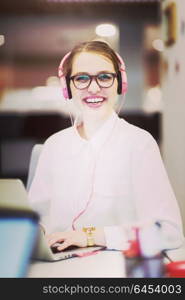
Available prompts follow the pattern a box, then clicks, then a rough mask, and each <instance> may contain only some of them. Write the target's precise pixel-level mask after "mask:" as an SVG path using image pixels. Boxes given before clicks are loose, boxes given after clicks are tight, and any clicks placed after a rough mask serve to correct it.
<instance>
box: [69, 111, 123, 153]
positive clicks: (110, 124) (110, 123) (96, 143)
mask: <svg viewBox="0 0 185 300" xmlns="http://www.w3.org/2000/svg"><path fill="white" fill-rule="evenodd" d="M118 119H119V117H118V115H117V114H116V112H115V111H113V112H112V114H111V115H110V117H109V118H108V119H107V120H106V121H105V122H104V123H103V125H102V126H101V127H100V128H99V129H98V130H97V132H96V133H95V134H94V135H93V137H92V138H91V139H89V140H85V139H83V138H82V137H81V136H80V135H79V133H78V130H77V125H78V123H77V122H75V124H74V129H75V131H76V134H77V135H78V137H79V138H80V139H81V140H82V141H83V142H85V143H88V144H90V145H91V146H92V147H93V149H94V150H95V152H96V154H97V153H98V152H99V150H100V149H101V148H102V147H103V146H104V144H105V143H106V141H108V139H109V138H110V137H111V134H112V133H113V129H114V126H115V124H116V121H117V120H118Z"/></svg>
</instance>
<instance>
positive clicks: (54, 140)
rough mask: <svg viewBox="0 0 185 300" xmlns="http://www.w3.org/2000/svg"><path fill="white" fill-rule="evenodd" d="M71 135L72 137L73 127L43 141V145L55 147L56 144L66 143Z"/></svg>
mask: <svg viewBox="0 0 185 300" xmlns="http://www.w3.org/2000/svg"><path fill="white" fill-rule="evenodd" d="M73 135H74V130H73V127H68V128H65V129H62V130H60V131H58V132H55V133H54V134H52V135H51V136H49V137H48V138H47V139H46V141H45V145H48V146H49V145H55V146H56V145H57V144H61V143H66V142H67V141H68V139H71V138H72V136H73Z"/></svg>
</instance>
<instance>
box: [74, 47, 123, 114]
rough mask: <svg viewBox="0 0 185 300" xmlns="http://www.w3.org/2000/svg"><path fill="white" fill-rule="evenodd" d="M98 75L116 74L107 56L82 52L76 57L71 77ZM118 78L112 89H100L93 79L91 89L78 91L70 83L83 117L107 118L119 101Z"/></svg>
mask: <svg viewBox="0 0 185 300" xmlns="http://www.w3.org/2000/svg"><path fill="white" fill-rule="evenodd" d="M79 73H80V74H89V75H97V74H99V73H115V69H114V66H113V64H112V62H111V61H110V60H109V59H108V58H107V57H105V56H103V55H99V54H96V53H94V52H82V53H79V54H77V55H76V56H75V57H74V60H73V65H72V73H71V76H74V75H78V74H79ZM117 84H118V83H117V78H115V80H114V83H113V85H112V86H111V87H108V88H105V87H100V86H99V85H98V84H97V82H96V80H95V79H93V80H92V81H91V84H90V85H89V87H87V88H85V89H81V90H80V89H77V88H76V87H75V86H74V84H73V82H72V81H71V82H70V87H71V92H72V98H73V99H74V101H75V103H76V104H77V106H78V108H79V109H80V110H81V112H82V115H83V116H88V115H89V116H92V114H93V115H94V114H95V115H96V117H100V118H106V117H108V116H109V115H110V114H111V113H112V111H113V109H114V106H115V103H116V100H117Z"/></svg>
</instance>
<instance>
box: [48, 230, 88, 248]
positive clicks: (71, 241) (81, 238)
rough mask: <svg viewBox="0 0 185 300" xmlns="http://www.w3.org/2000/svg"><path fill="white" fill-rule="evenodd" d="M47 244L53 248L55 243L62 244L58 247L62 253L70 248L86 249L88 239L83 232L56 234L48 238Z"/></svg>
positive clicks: (74, 231)
mask: <svg viewBox="0 0 185 300" xmlns="http://www.w3.org/2000/svg"><path fill="white" fill-rule="evenodd" d="M46 239H47V242H48V244H49V246H50V247H51V246H52V245H54V244H55V243H61V246H58V247H57V250H58V251H62V250H64V249H66V248H67V247H69V246H72V245H73V246H78V247H86V246H87V237H86V234H85V232H83V231H82V230H73V231H64V232H55V233H52V234H50V235H47V236H46Z"/></svg>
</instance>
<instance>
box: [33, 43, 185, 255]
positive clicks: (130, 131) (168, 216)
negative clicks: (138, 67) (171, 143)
mask: <svg viewBox="0 0 185 300" xmlns="http://www.w3.org/2000/svg"><path fill="white" fill-rule="evenodd" d="M59 76H60V79H61V84H62V90H63V94H64V97H65V98H66V101H74V103H75V105H76V106H77V107H78V111H79V112H80V120H79V119H78V120H76V121H75V123H74V125H73V126H72V127H70V128H67V129H64V130H61V131H60V132H57V133H56V134H54V135H52V136H51V137H50V138H49V139H48V140H47V141H46V142H45V144H44V149H43V151H42V154H41V157H40V160H39V163H38V167H37V170H36V175H35V178H34V180H33V183H32V186H31V189H30V191H29V197H30V202H31V204H32V206H33V207H34V208H35V209H36V210H37V211H38V212H39V213H40V215H41V221H42V224H43V227H44V228H45V233H46V237H47V240H48V243H49V245H50V246H52V245H54V244H55V243H56V242H59V243H61V244H60V246H58V250H59V251H61V250H63V249H65V248H67V247H68V246H70V245H76V246H79V247H85V246H90V245H102V246H106V247H107V248H109V249H122V250H124V249H127V248H128V245H129V235H128V232H129V229H130V228H132V226H136V225H137V226H141V227H144V226H147V225H148V224H151V223H153V224H154V223H156V222H157V224H160V226H161V232H162V236H163V242H164V244H163V246H164V248H170V247H178V246H179V245H180V244H181V242H182V239H183V233H182V224H181V216H180V213H179V208H178V205H177V201H176V199H175V196H174V193H173V191H172V188H171V186H170V183H169V180H168V177H167V174H166V171H165V168H164V165H163V162H162V159H161V156H160V152H159V148H158V146H157V143H156V142H155V140H154V139H153V137H152V136H151V135H150V134H149V133H148V132H146V131H145V130H142V129H140V128H138V127H136V126H133V125H131V124H129V123H128V122H126V121H125V120H124V119H121V118H119V117H118V115H117V113H116V112H115V110H116V106H117V103H118V101H117V98H118V94H122V95H124V94H125V93H126V90H127V77H126V71H125V66H124V62H123V60H122V59H121V57H120V56H119V55H118V54H117V53H115V52H114V51H113V50H112V49H111V48H110V47H109V46H108V45H107V44H106V43H104V42H101V41H91V42H85V43H81V44H80V45H77V46H76V47H75V48H74V49H73V50H72V51H71V52H70V53H68V54H67V55H66V56H65V57H64V59H63V60H62V62H61V65H60V67H59ZM71 98H72V100H69V99H71Z"/></svg>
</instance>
